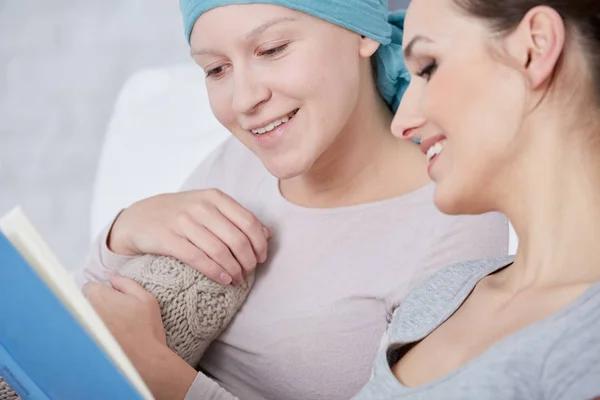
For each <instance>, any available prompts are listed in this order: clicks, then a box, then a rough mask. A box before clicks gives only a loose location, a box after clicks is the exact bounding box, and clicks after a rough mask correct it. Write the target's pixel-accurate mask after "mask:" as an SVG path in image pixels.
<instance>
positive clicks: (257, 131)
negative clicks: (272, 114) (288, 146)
mask: <svg viewBox="0 0 600 400" xmlns="http://www.w3.org/2000/svg"><path fill="white" fill-rule="evenodd" d="M295 114H296V112H295V111H293V112H291V113H289V114H288V115H286V116H285V117H282V118H280V119H278V120H277V121H273V122H271V123H270V124H268V125H267V126H263V127H262V128H258V129H252V133H254V134H257V135H262V134H263V133H267V132H271V131H272V130H273V129H275V128H277V127H278V126H279V125H281V124H285V123H286V122H288V121H289V120H290V119H291V118H292V117H293V116H294V115H295Z"/></svg>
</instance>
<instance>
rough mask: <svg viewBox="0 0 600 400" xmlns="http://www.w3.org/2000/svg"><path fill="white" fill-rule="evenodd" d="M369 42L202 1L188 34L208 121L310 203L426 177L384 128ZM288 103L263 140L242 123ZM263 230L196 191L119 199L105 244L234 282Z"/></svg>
mask: <svg viewBox="0 0 600 400" xmlns="http://www.w3.org/2000/svg"><path fill="white" fill-rule="evenodd" d="M378 47H379V44H378V43H377V42H375V41H373V40H371V39H369V38H364V37H361V36H360V35H358V34H356V33H353V32H351V31H349V30H346V29H343V28H341V27H339V26H336V25H334V24H331V23H328V22H325V21H323V20H320V19H318V18H314V17H311V16H309V15H307V14H304V13H301V12H298V11H294V10H291V9H287V8H285V7H280V6H274V5H269V4H248V5H235V6H227V7H218V8H216V9H213V10H210V11H208V12H206V13H204V14H203V15H201V16H200V18H199V19H198V21H197V22H196V24H195V26H194V29H193V31H192V34H191V55H192V57H193V59H194V60H195V61H196V63H197V64H198V65H199V66H200V67H201V68H202V69H203V70H204V71H205V73H206V75H207V77H206V87H207V91H208V95H209V100H210V105H211V109H212V111H213V113H214V115H215V116H216V118H217V119H218V120H219V121H220V122H221V123H222V124H223V125H224V126H225V127H226V128H227V129H228V130H229V131H230V132H231V133H232V134H233V135H234V136H235V137H236V138H237V139H238V140H239V141H240V142H241V143H243V144H244V145H245V146H246V147H248V148H249V149H250V150H251V151H252V152H253V153H254V154H255V155H256V156H257V157H258V158H259V159H260V161H261V162H262V163H263V164H264V166H265V167H266V168H267V169H268V171H269V172H270V173H271V174H273V175H274V176H275V177H277V178H279V187H280V191H281V194H282V195H283V196H284V197H285V198H286V199H287V200H288V201H290V202H292V203H295V204H297V205H300V206H303V207H310V208H329V207H344V206H351V205H357V204H364V203H370V202H375V201H379V200H383V199H388V198H393V197H397V196H400V195H402V194H406V193H409V192H411V191H414V190H416V189H418V188H419V187H421V186H424V185H425V184H427V183H429V182H430V180H429V178H428V176H427V174H426V172H425V168H424V167H425V160H423V157H422V156H421V154H420V151H419V148H418V146H417V145H415V144H414V143H411V142H407V141H403V140H399V139H398V138H395V137H394V136H393V135H391V133H390V124H391V121H392V117H393V116H392V113H391V111H390V110H389V108H388V106H387V105H386V104H385V102H384V101H383V99H381V97H380V96H379V94H378V92H377V89H376V86H375V83H374V79H373V71H372V70H371V62H370V58H371V57H372V56H373V54H374V53H375V51H376V50H377V49H378ZM296 110H298V112H297V114H296V115H295V117H294V119H293V120H291V121H290V122H288V123H287V124H285V125H282V126H281V128H280V131H279V133H277V134H273V135H271V137H270V138H269V139H267V136H257V135H255V134H253V133H252V132H251V130H252V129H253V128H255V127H259V126H264V125H266V124H268V123H269V122H272V121H274V120H277V119H279V118H281V117H283V116H286V115H289V114H290V113H291V112H294V111H296ZM264 232H269V229H268V227H266V226H264V225H263V223H262V222H261V221H259V220H258V219H257V218H256V217H255V216H254V215H252V213H250V212H249V211H248V210H246V209H244V208H243V207H242V206H241V205H239V204H238V203H237V202H236V201H235V199H231V198H229V197H228V196H227V195H225V194H223V193H221V192H220V191H218V190H216V189H210V190H194V191H189V192H183V193H181V192H180V193H175V194H167V195H161V196H155V197H152V198H149V199H145V200H142V201H140V202H138V203H136V204H134V205H133V206H131V207H129V208H127V209H126V210H125V211H123V213H122V214H121V215H120V216H119V217H118V218H117V219H116V221H115V223H114V225H113V226H112V230H111V232H110V235H109V238H108V243H107V244H108V247H109V249H111V250H112V251H113V252H115V253H117V254H121V255H138V254H147V253H153V254H161V255H169V256H173V257H175V258H177V259H179V260H181V261H183V262H184V263H186V264H188V265H190V266H191V267H193V268H195V269H197V270H199V271H200V272H202V273H203V274H205V275H206V276H208V277H209V278H211V279H213V280H215V281H218V282H221V283H224V284H229V283H233V284H240V283H241V282H242V280H243V276H244V275H246V274H248V273H250V272H252V271H253V270H254V268H256V266H257V264H260V263H262V262H264V261H265V260H266V256H267V253H268V239H269V238H270V237H271V233H270V232H269V233H268V234H266V235H265V233H264ZM275 234H276V233H275ZM265 236H266V237H265Z"/></svg>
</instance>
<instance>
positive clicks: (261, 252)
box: [216, 193, 271, 269]
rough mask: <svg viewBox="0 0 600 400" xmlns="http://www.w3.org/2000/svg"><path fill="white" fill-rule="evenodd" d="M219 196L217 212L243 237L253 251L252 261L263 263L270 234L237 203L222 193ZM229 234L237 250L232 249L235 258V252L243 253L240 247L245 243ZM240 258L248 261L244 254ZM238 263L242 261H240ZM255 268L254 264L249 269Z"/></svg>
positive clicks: (236, 236)
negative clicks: (220, 198) (220, 197)
mask: <svg viewBox="0 0 600 400" xmlns="http://www.w3.org/2000/svg"><path fill="white" fill-rule="evenodd" d="M221 195H222V201H220V202H218V203H216V204H217V208H218V210H219V211H220V212H221V214H222V215H223V216H225V217H226V218H227V219H228V220H229V221H231V222H232V223H233V225H234V226H235V227H236V228H237V229H238V230H239V231H240V232H241V233H242V234H243V235H244V236H245V239H246V240H247V241H248V242H249V243H250V246H251V248H252V250H253V253H254V257H253V259H255V260H256V262H258V263H263V262H265V261H266V259H267V239H269V238H270V236H271V232H270V231H269V229H268V228H267V227H266V226H264V225H263V224H262V223H261V222H260V221H259V220H258V218H256V217H255V216H254V214H252V213H251V212H250V211H248V210H246V209H245V208H244V207H242V206H241V205H240V204H239V203H238V202H236V201H235V200H233V199H232V198H231V197H229V196H227V195H226V194H224V193H221ZM229 234H230V235H231V236H230V240H231V241H233V244H234V245H237V246H238V248H237V249H236V248H233V249H232V250H233V251H234V254H235V255H236V257H237V256H238V255H237V253H236V250H237V251H238V252H244V251H245V248H242V246H244V245H245V244H246V241H245V240H243V238H242V237H241V236H239V235H237V233H235V232H233V231H230V232H229ZM242 256H243V257H246V258H245V259H247V260H248V259H250V257H249V256H248V255H246V254H245V253H243V254H242ZM238 260H239V258H238ZM240 262H242V261H241V260H240ZM242 265H243V266H244V267H247V265H246V264H245V263H244V262H242ZM255 266H256V264H254V265H253V266H251V267H250V268H251V269H253V268H254V267H255Z"/></svg>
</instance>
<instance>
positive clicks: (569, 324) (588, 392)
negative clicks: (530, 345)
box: [541, 283, 600, 399]
mask: <svg viewBox="0 0 600 400" xmlns="http://www.w3.org/2000/svg"><path fill="white" fill-rule="evenodd" d="M567 307H570V309H569V312H567V313H564V314H563V315H561V317H560V318H558V319H557V320H556V321H555V323H554V324H553V325H552V330H554V331H555V332H554V335H551V337H554V338H555V339H554V340H552V341H551V342H549V343H548V345H547V346H548V349H547V354H546V356H545V359H544V365H543V373H542V377H541V378H542V383H541V384H542V385H543V388H544V390H546V389H547V392H548V393H547V394H548V396H547V398H548V399H575V398H580V399H583V398H592V397H594V396H600V338H599V332H600V283H597V284H595V285H594V286H593V287H592V288H590V289H589V290H588V291H586V293H584V294H583V295H582V297H581V298H579V299H578V300H576V302H575V303H573V304H572V305H571V306H567Z"/></svg>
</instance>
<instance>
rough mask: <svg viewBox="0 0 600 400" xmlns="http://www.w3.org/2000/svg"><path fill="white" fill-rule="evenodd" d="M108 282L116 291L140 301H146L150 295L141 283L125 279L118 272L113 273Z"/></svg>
mask: <svg viewBox="0 0 600 400" xmlns="http://www.w3.org/2000/svg"><path fill="white" fill-rule="evenodd" d="M108 280H109V282H110V284H111V285H112V287H113V288H114V289H115V290H117V291H119V292H121V293H123V294H128V295H131V296H133V297H136V298H138V299H139V300H144V299H145V298H147V297H148V296H149V295H150V293H148V292H147V291H146V289H144V288H143V287H142V286H141V285H140V284H139V283H137V282H136V281H134V280H133V279H129V278H126V277H124V276H123V275H121V274H119V273H118V272H111V273H110V275H109V277H108Z"/></svg>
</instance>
